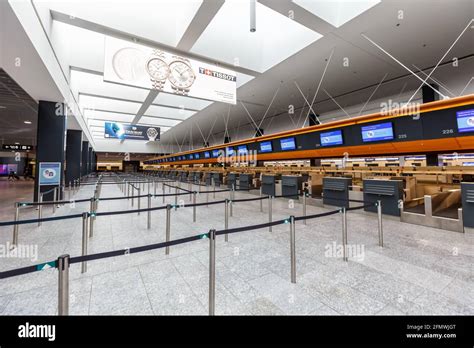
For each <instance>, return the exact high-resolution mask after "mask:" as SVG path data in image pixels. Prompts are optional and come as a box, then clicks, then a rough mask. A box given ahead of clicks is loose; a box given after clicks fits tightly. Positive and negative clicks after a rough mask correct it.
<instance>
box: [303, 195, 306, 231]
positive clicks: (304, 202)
mask: <svg viewBox="0 0 474 348" xmlns="http://www.w3.org/2000/svg"><path fill="white" fill-rule="evenodd" d="M303 216H306V191H303ZM303 223H304V224H305V225H306V219H304V220H303Z"/></svg>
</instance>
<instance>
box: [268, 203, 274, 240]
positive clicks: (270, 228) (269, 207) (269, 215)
mask: <svg viewBox="0 0 474 348" xmlns="http://www.w3.org/2000/svg"><path fill="white" fill-rule="evenodd" d="M272 220H273V217H272V196H268V222H272ZM268 231H269V232H271V231H272V226H270V227H268Z"/></svg>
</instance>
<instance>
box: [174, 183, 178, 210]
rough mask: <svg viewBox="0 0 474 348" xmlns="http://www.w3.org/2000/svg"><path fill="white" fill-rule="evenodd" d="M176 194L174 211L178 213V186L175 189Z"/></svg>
mask: <svg viewBox="0 0 474 348" xmlns="http://www.w3.org/2000/svg"><path fill="white" fill-rule="evenodd" d="M174 193H175V195H174V211H176V210H178V186H176V187H175V191H174Z"/></svg>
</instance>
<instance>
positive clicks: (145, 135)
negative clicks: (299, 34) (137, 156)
mask: <svg viewBox="0 0 474 348" xmlns="http://www.w3.org/2000/svg"><path fill="white" fill-rule="evenodd" d="M104 137H105V138H115V139H131V140H147V141H156V140H160V127H149V126H139V125H133V124H123V123H117V122H105V125H104Z"/></svg>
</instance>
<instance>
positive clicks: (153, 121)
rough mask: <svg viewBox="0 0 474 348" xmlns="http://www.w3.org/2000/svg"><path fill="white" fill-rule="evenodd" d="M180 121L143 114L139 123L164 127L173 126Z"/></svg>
mask: <svg viewBox="0 0 474 348" xmlns="http://www.w3.org/2000/svg"><path fill="white" fill-rule="evenodd" d="M178 123H180V121H173V120H167V119H163V118H155V117H146V116H143V117H142V118H141V119H140V122H139V123H138V124H140V125H141V124H147V125H153V126H158V125H159V126H163V127H173V126H175V125H177V124H178Z"/></svg>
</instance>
